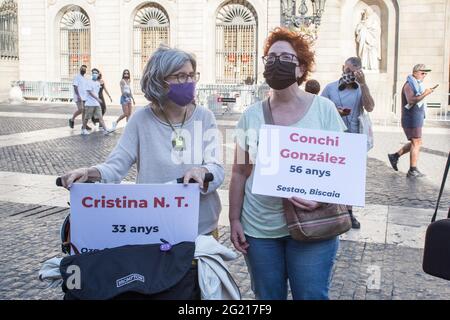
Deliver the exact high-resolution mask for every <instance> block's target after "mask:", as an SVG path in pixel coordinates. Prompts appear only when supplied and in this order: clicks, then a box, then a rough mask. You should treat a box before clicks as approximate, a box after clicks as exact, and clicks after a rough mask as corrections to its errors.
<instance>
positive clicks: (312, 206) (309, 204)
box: [289, 197, 322, 211]
mask: <svg viewBox="0 0 450 320" xmlns="http://www.w3.org/2000/svg"><path fill="white" fill-rule="evenodd" d="M289 201H290V202H291V203H292V204H293V205H294V206H296V207H297V208H299V209H302V210H306V211H314V210H316V209H318V208H319V207H320V206H321V205H322V204H321V203H320V202H317V201H313V200H305V199H302V198H298V197H292V198H290V199H289Z"/></svg>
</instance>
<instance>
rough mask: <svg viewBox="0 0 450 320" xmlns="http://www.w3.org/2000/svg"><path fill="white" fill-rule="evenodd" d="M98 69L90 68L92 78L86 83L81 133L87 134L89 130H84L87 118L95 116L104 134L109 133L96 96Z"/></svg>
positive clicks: (98, 90) (97, 92) (98, 83)
mask: <svg viewBox="0 0 450 320" xmlns="http://www.w3.org/2000/svg"><path fill="white" fill-rule="evenodd" d="M99 73H100V71H98V69H96V68H94V69H92V80H88V81H87V83H86V92H87V94H86V104H85V107H84V108H85V111H84V118H83V126H82V128H81V134H82V135H88V134H89V132H88V131H87V130H86V125H87V123H88V121H89V119H92V117H95V118H97V119H99V122H100V124H101V126H102V128H103V132H104V133H105V134H107V133H109V132H110V131H111V130H108V129H107V128H106V125H105V122H104V121H103V116H102V111H101V107H100V105H101V102H102V101H101V100H100V98H99V96H98V94H99V92H100V82H98V81H97V80H98V75H99Z"/></svg>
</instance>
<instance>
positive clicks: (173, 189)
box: [70, 183, 200, 253]
mask: <svg viewBox="0 0 450 320" xmlns="http://www.w3.org/2000/svg"><path fill="white" fill-rule="evenodd" d="M199 191H200V190H199V186H198V184H189V185H188V186H184V185H182V184H171V185H168V184H164V185H149V184H84V183H76V184H74V185H73V186H72V188H71V189H70V204H71V210H70V211H71V213H70V236H71V241H72V243H73V244H74V245H75V247H76V248H78V250H79V251H80V253H86V252H91V251H95V250H99V249H105V248H114V247H119V246H123V245H132V244H152V243H161V240H160V239H164V240H166V241H168V242H169V243H170V244H177V243H179V242H183V241H195V238H196V237H197V234H198V213H199V201H200V192H199Z"/></svg>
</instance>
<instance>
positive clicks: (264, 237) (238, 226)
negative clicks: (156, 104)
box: [230, 28, 346, 300]
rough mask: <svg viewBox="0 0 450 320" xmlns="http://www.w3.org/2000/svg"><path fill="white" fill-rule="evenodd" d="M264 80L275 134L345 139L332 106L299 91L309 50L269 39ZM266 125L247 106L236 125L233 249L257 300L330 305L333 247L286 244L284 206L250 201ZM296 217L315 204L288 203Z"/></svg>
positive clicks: (296, 38)
mask: <svg viewBox="0 0 450 320" xmlns="http://www.w3.org/2000/svg"><path fill="white" fill-rule="evenodd" d="M263 60H264V64H265V69H264V78H265V79H266V82H267V84H268V85H269V86H270V87H271V89H272V94H271V95H270V98H269V100H268V105H269V109H270V111H271V112H272V116H273V119H274V123H275V124H276V125H281V126H291V127H298V128H308V129H317V130H328V131H342V132H343V131H345V130H346V127H345V124H344V123H343V121H342V119H341V117H340V116H339V114H338V112H337V110H336V107H335V105H334V104H333V103H332V102H331V101H330V100H328V99H326V98H323V97H320V96H316V95H313V94H310V93H307V92H305V91H303V90H301V89H300V88H299V85H301V84H302V83H303V82H304V81H305V80H306V79H307V78H308V76H309V74H310V72H311V71H312V69H313V66H314V53H313V52H312V51H311V44H310V42H309V41H308V40H307V39H306V38H305V37H303V36H301V35H299V34H297V33H294V32H292V31H289V30H287V29H285V28H276V29H275V30H274V31H273V32H271V33H270V35H269V37H268V38H267V40H266V44H265V47H264V57H263ZM264 123H265V121H264V114H263V108H262V103H261V102H258V103H256V104H254V105H252V106H250V107H249V108H248V109H247V110H246V111H245V112H244V114H243V115H242V117H241V119H240V120H239V123H238V125H237V130H236V132H237V135H236V142H237V143H236V151H235V160H234V164H233V170H232V177H231V182H230V227H231V241H232V243H233V245H234V247H235V248H236V249H237V250H238V251H240V252H242V253H243V254H244V255H245V260H246V263H247V267H248V269H249V272H250V275H251V278H252V288H253V290H254V292H255V295H256V298H257V299H263V300H266V299H274V300H278V299H287V292H288V290H287V288H288V286H287V282H288V281H289V285H290V288H291V292H292V297H293V299H307V300H311V299H328V291H329V285H330V278H331V271H332V269H333V265H334V260H335V257H336V253H337V249H338V246H339V240H338V238H337V237H335V238H333V239H330V240H326V241H320V242H313V243H310V242H308V243H307V242H300V241H297V240H294V239H292V237H291V236H290V235H289V231H288V227H287V224H286V219H285V215H284V210H283V200H282V198H276V197H268V196H262V195H257V194H252V192H251V190H252V184H253V174H254V166H253V164H254V163H255V160H256V153H257V148H258V141H259V139H258V134H259V129H260V127H261V125H263V124H264ZM289 202H290V203H292V205H294V206H296V207H297V208H300V209H302V210H307V211H313V210H316V209H317V208H319V206H321V204H320V203H318V202H315V201H310V200H305V199H301V198H297V197H293V198H291V199H289Z"/></svg>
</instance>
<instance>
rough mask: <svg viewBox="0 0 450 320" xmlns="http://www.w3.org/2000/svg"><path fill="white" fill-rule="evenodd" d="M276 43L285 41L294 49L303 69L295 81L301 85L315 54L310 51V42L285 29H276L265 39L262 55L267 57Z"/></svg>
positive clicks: (309, 71)
mask: <svg viewBox="0 0 450 320" xmlns="http://www.w3.org/2000/svg"><path fill="white" fill-rule="evenodd" d="M277 41H287V42H289V43H290V44H291V46H292V47H293V48H294V50H295V52H296V55H297V57H298V59H299V63H300V65H301V66H303V68H304V73H303V76H302V77H301V78H298V79H297V83H298V85H301V84H302V83H303V82H305V81H306V79H308V77H309V75H310V73H311V72H312V71H313V68H314V63H315V58H314V57H315V54H314V52H313V51H312V50H311V47H312V44H311V41H310V40H309V39H308V38H307V37H306V36H304V35H301V34H298V33H296V32H294V31H291V30H289V29H287V28H282V27H277V28H275V29H274V30H273V31H272V32H270V34H269V36H268V37H267V39H266V42H265V45H264V55H267V53H268V52H269V49H270V47H271V46H272V45H273V44H274V43H275V42H277Z"/></svg>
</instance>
